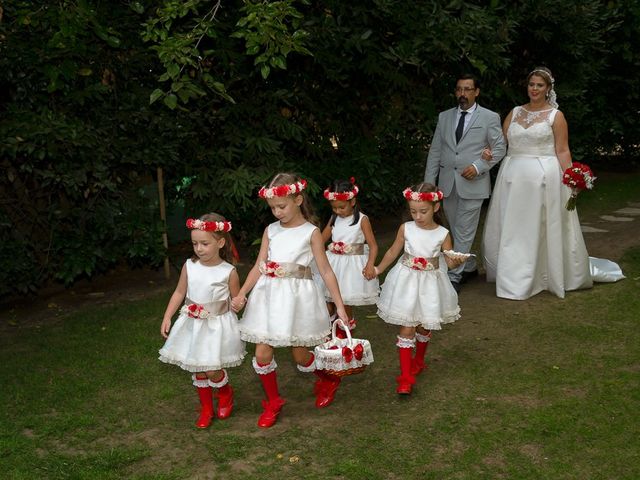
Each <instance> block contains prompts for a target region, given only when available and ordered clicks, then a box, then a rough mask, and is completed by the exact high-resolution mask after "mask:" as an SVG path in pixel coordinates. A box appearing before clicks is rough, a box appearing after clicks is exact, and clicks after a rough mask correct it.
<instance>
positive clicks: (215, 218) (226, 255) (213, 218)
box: [191, 213, 236, 265]
mask: <svg viewBox="0 0 640 480" xmlns="http://www.w3.org/2000/svg"><path fill="white" fill-rule="evenodd" d="M198 220H202V221H203V222H226V221H227V219H226V218H224V217H223V216H222V215H220V214H218V213H205V214H204V215H202V216H201V217H199V218H198ZM208 233H210V234H211V235H212V236H213V238H215V239H216V240H219V239H221V238H224V239H225V242H224V246H223V247H222V248H221V249H220V258H222V259H223V260H225V261H227V262H229V263H232V264H234V265H235V263H236V257H235V255H234V254H233V252H234V250H235V245H234V243H233V238H231V235H230V234H229V232H208ZM197 260H198V256H197V255H192V256H191V261H192V262H196V261H197Z"/></svg>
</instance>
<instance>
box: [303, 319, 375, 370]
mask: <svg viewBox="0 0 640 480" xmlns="http://www.w3.org/2000/svg"><path fill="white" fill-rule="evenodd" d="M338 322H340V324H341V325H342V327H343V329H344V332H345V334H346V336H347V338H338V337H337V336H336V328H337V326H338ZM314 353H315V357H316V368H318V369H320V370H325V371H326V372H327V373H329V374H331V375H336V376H338V377H343V376H346V375H353V374H356V373H360V372H362V371H363V370H364V369H365V367H366V366H367V365H369V364H370V363H372V362H373V351H372V350H371V344H370V343H369V340H364V339H361V338H352V337H351V332H350V331H349V328H348V327H347V326H345V324H344V322H343V321H342V320H340V319H339V318H338V319H336V320H335V321H334V322H333V327H332V328H331V340H329V341H328V342H325V343H323V344H321V345H318V346H317V347H316V348H315V350H314Z"/></svg>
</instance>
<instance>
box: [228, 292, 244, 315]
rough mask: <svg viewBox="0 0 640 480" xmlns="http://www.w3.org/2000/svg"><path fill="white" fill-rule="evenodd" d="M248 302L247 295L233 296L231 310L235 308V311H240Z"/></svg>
mask: <svg viewBox="0 0 640 480" xmlns="http://www.w3.org/2000/svg"><path fill="white" fill-rule="evenodd" d="M246 303H247V297H245V296H244V295H238V296H237V297H233V298H232V299H231V310H233V311H234V312H235V313H238V312H239V311H240V310H242V309H243V308H244V306H245V304H246Z"/></svg>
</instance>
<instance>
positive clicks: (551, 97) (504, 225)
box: [483, 68, 624, 300]
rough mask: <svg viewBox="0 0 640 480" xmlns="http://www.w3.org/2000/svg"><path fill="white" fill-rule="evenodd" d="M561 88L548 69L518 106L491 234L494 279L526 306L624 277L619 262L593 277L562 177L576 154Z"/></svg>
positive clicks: (501, 291)
mask: <svg viewBox="0 0 640 480" xmlns="http://www.w3.org/2000/svg"><path fill="white" fill-rule="evenodd" d="M553 82H554V80H553V76H552V75H551V72H550V71H549V70H548V69H546V68H536V69H535V70H533V71H532V72H531V73H530V74H529V76H528V86H527V93H528V95H529V100H530V101H529V103H528V104H526V105H523V106H519V107H515V108H514V109H513V110H512V111H511V112H510V113H509V115H508V116H507V118H506V119H505V121H504V125H503V130H504V135H505V138H507V140H508V142H509V149H508V151H507V156H506V157H505V158H504V159H503V160H502V164H501V167H500V171H499V173H498V178H497V180H496V185H495V188H494V191H493V196H492V197H491V203H490V205H489V212H488V214H487V219H486V223H485V230H484V235H483V256H484V265H485V268H486V271H487V281H489V282H495V283H496V294H497V296H498V297H502V298H508V299H513V300H524V299H527V298H529V297H532V296H533V295H536V294H537V293H539V292H541V291H542V290H548V291H550V292H551V293H553V294H555V295H557V296H558V297H560V298H564V295H565V291H568V290H578V289H582V288H590V287H591V286H592V282H593V280H596V281H611V280H612V279H611V275H613V276H614V277H616V276H617V278H615V280H618V279H620V278H624V277H623V276H622V272H620V271H619V267H618V266H617V265H615V264H613V263H612V262H609V263H607V265H606V267H605V268H608V269H609V272H604V275H601V276H600V278H599V277H593V278H592V269H593V268H594V266H593V265H592V266H591V267H590V260H589V255H588V253H587V249H586V246H585V243H584V239H583V237H582V231H581V230H580V222H579V220H578V214H577V212H576V210H572V211H568V210H567V209H566V208H565V204H566V203H567V200H568V199H569V196H570V190H569V188H568V187H566V186H565V185H563V184H562V173H563V172H564V170H565V169H566V168H568V167H569V166H570V165H571V152H570V151H569V141H568V133H567V132H568V129H567V122H566V120H565V118H564V115H563V114H562V112H560V111H559V110H558V109H557V106H558V104H557V103H556V101H555V91H554V89H553ZM592 260H596V259H592ZM600 262H603V261H600ZM604 262H608V261H606V260H605V261H604Z"/></svg>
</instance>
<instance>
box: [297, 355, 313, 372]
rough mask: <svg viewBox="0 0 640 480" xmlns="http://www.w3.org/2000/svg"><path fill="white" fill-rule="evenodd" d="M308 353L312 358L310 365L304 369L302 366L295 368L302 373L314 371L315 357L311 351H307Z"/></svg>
mask: <svg viewBox="0 0 640 480" xmlns="http://www.w3.org/2000/svg"><path fill="white" fill-rule="evenodd" d="M309 353H310V354H311V355H312V356H313V360H312V362H311V364H310V365H308V366H306V367H305V366H304V365H298V366H297V367H298V370H299V371H301V372H302V373H311V372H315V370H316V357H315V355H314V354H313V352H312V351H309Z"/></svg>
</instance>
